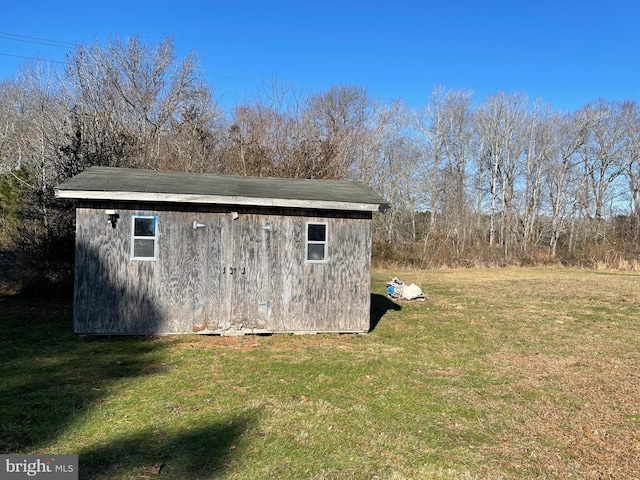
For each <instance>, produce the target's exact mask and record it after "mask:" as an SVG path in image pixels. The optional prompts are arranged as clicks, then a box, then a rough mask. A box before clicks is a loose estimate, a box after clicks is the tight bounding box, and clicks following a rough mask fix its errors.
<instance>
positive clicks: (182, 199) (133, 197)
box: [55, 189, 389, 212]
mask: <svg viewBox="0 0 640 480" xmlns="http://www.w3.org/2000/svg"><path fill="white" fill-rule="evenodd" d="M55 196H56V198H66V199H75V200H113V201H147V202H167V203H200V204H216V205H220V204H224V205H229V204H231V205H246V206H257V207H290V208H310V209H320V210H352V211H353V210H355V211H368V212H375V211H378V210H380V211H383V212H384V211H385V210H387V208H388V206H389V205H388V204H387V203H360V202H358V203H355V202H338V201H328V200H297V199H288V198H254V197H243V196H223V195H195V194H184V193H182V194H176V193H151V192H127V191H94V190H66V189H55Z"/></svg>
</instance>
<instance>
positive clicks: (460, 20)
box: [0, 0, 640, 111]
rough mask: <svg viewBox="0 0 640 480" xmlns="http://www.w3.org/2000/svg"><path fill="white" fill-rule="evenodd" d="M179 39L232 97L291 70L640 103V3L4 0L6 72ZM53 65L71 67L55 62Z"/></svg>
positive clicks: (319, 86)
mask: <svg viewBox="0 0 640 480" xmlns="http://www.w3.org/2000/svg"><path fill="white" fill-rule="evenodd" d="M134 35H137V36H139V37H140V39H141V40H142V41H145V42H149V43H157V42H159V41H160V40H161V39H162V38H163V37H164V36H165V35H172V36H173V37H174V39H175V45H176V48H177V50H178V54H180V55H183V54H185V53H186V52H188V51H191V50H195V51H196V52H197V54H198V55H199V56H200V58H201V60H202V67H203V69H204V71H205V74H206V78H207V80H208V82H209V83H210V85H211V86H212V87H213V90H214V92H215V94H216V95H217V96H218V97H219V98H221V99H222V103H223V105H224V106H226V107H230V106H232V105H233V104H235V103H236V102H242V101H245V100H247V99H250V98H251V97H252V95H253V94H254V93H256V92H257V90H258V87H260V86H261V85H264V83H265V82H267V83H269V82H270V81H271V80H273V79H274V78H275V79H278V80H280V81H283V82H292V83H293V85H294V86H295V87H297V88H299V89H302V90H303V91H304V92H306V93H313V92H320V91H323V90H326V89H327V88H329V87H330V86H333V85H355V86H360V87H364V88H366V89H367V91H368V93H369V94H370V96H371V97H373V98H376V99H378V98H379V99H381V100H383V101H389V100H391V99H396V98H401V99H403V100H404V101H405V102H407V103H408V104H409V105H410V106H412V107H415V108H419V107H421V106H422V105H423V104H425V103H427V102H428V99H429V95H430V93H431V91H432V89H433V87H434V86H435V85H442V86H444V87H447V88H450V89H460V88H464V89H470V90H473V91H474V92H475V95H474V98H475V99H476V101H480V100H482V99H483V98H485V97H486V96H487V95H489V94H495V93H498V92H507V93H514V92H523V93H526V94H528V95H529V97H530V98H531V99H532V100H534V99H536V98H543V99H544V100H546V101H547V102H548V103H550V104H551V105H552V106H554V107H556V108H557V109H559V110H565V111H573V110H575V109H577V108H579V107H581V106H583V105H585V104H587V103H589V102H592V101H596V100H598V99H600V98H604V99H606V100H636V101H640V1H639V0H608V1H602V0H599V1H595V0H566V1H565V0H528V1H520V0H511V1H507V0H440V1H408V0H397V1H388V0H382V1H375V0H370V1H368V2H364V1H348V0H344V1H334V0H322V1H318V0H316V1H311V0H306V1H305V0H301V1H280V0H264V1H254V0H245V1H242V0H212V1H204V0H182V1H179V0H178V1H164V0H157V1H153V2H151V1H146V0H144V1H143V0H140V1H136V0H127V1H122V0H102V1H91V0H85V1H76V0H68V1H66V0H60V1H52V0H3V2H2V3H1V4H0V81H1V80H6V79H8V78H10V77H12V76H14V75H15V74H16V73H17V72H18V70H19V68H20V66H21V65H23V64H24V63H25V62H26V61H27V60H26V59H25V58H23V57H41V58H44V59H47V60H50V61H52V62H62V61H64V59H65V55H66V54H67V53H68V52H69V51H70V50H72V49H73V45H74V44H78V43H82V44H91V43H94V42H95V41H99V42H101V43H104V41H105V40H106V39H107V38H109V37H115V36H118V37H119V38H120V39H122V40H126V38H127V37H130V36H134ZM52 65H59V64H57V63H52Z"/></svg>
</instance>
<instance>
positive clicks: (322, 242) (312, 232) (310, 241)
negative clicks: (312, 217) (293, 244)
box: [306, 223, 329, 263]
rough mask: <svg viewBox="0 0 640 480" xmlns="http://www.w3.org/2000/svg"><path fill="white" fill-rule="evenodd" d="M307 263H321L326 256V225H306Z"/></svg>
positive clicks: (324, 260) (325, 259)
mask: <svg viewBox="0 0 640 480" xmlns="http://www.w3.org/2000/svg"><path fill="white" fill-rule="evenodd" d="M306 243H307V262H313V263H323V262H326V261H327V259H328V258H329V256H328V255H327V224H326V223H307V242H306Z"/></svg>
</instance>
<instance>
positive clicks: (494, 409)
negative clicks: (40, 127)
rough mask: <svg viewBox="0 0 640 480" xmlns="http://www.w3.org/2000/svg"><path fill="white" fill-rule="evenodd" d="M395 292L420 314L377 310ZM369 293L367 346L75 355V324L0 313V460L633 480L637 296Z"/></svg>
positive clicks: (534, 276) (135, 468)
mask: <svg viewBox="0 0 640 480" xmlns="http://www.w3.org/2000/svg"><path fill="white" fill-rule="evenodd" d="M394 276H397V277H399V278H401V279H403V280H404V281H406V282H409V283H417V284H418V285H420V287H421V288H422V289H423V291H424V292H425V293H426V294H427V297H428V299H427V301H425V302H402V301H399V302H395V303H391V302H389V301H387V300H385V299H384V296H383V294H384V291H385V283H386V282H387V281H388V280H389V279H391V278H392V277H394ZM373 287H374V293H375V295H374V297H373V299H374V306H373V307H374V318H376V319H379V323H378V324H377V325H376V327H375V329H374V330H373V331H372V332H371V333H369V334H368V335H308V336H294V335H273V336H247V337H207V336H174V337H160V338H144V337H141V338H118V337H112V338H78V337H74V336H73V335H72V334H70V329H71V309H70V308H69V305H60V306H55V307H52V306H51V305H46V304H32V303H29V302H23V301H20V300H18V299H15V298H10V297H8V296H5V297H0V309H3V312H5V317H4V318H3V320H2V321H3V325H2V326H3V328H4V329H5V332H6V333H7V335H6V336H5V337H4V338H3V339H0V368H1V369H2V370H1V372H2V374H3V379H2V380H3V382H2V384H0V402H1V403H2V405H3V408H2V409H0V449H1V450H2V452H3V453H13V452H24V453H30V452H55V453H79V454H80V456H81V460H80V466H81V472H82V474H81V478H83V479H110V480H111V479H139V478H156V477H157V478H191V479H194V480H198V479H202V480H204V479H212V478H218V479H229V480H231V479H233V480H241V479H242V480H244V479H254V478H278V480H287V479H291V480H293V479H379V480H380V479H384V480H388V479H391V480H404V479H437V480H461V479H463V480H476V479H530V478H536V479H554V480H555V479H607V478H611V479H613V478H615V479H622V480H625V479H637V478H638V472H640V449H639V447H640V434H639V433H638V432H639V431H640V391H639V388H640V374H639V372H640V369H639V368H638V367H640V328H639V323H638V315H639V312H640V288H639V287H640V276H638V275H632V274H619V273H612V272H606V271H585V270H577V269H559V268H553V269H541V268H534V269H518V268H508V269H468V270H446V269H442V270H434V271H401V272H398V271H393V272H392V271H376V272H374V275H373ZM345 301H346V302H348V299H345ZM27 323H28V324H29V325H30V328H28V329H25V328H24V325H25V324H27ZM43 331H46V332H47V335H41V334H40V332H43ZM159 463H160V464H162V468H161V470H160V473H153V472H154V466H156V465H157V464H159Z"/></svg>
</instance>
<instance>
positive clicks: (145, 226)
mask: <svg viewBox="0 0 640 480" xmlns="http://www.w3.org/2000/svg"><path fill="white" fill-rule="evenodd" d="M157 240H158V218H157V217H142V216H140V217H136V216H134V217H133V236H132V239H131V258H133V259H134V260H155V259H156V255H157Z"/></svg>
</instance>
